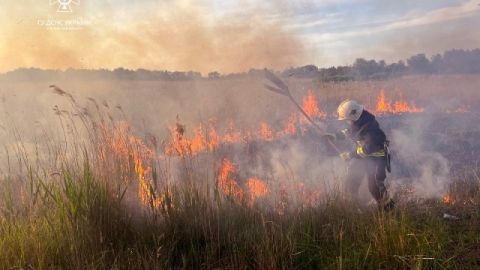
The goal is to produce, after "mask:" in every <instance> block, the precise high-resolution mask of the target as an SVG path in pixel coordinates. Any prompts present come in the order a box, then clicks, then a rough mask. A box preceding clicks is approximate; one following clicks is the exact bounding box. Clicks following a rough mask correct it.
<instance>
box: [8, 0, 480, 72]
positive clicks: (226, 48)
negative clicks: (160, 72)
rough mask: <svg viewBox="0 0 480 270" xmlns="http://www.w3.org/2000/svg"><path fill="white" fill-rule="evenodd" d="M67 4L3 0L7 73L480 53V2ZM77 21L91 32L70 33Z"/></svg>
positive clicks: (241, 66)
mask: <svg viewBox="0 0 480 270" xmlns="http://www.w3.org/2000/svg"><path fill="white" fill-rule="evenodd" d="M62 1H66V0H62ZM74 2H75V3H74ZM59 5H60V0H22V1H18V0H0V72H4V71H8V70H12V69H15V68H17V67H40V68H55V69H66V68H70V67H72V68H115V67H119V66H123V67H127V68H135V69H136V68H149V69H168V70H197V71H201V72H204V73H205V72H208V71H213V70H218V71H221V72H237V71H245V70H248V69H249V68H251V67H256V68H262V67H271V68H277V69H280V68H285V67H288V66H298V65H305V64H316V65H318V66H320V67H325V66H331V65H342V64H351V63H352V62H353V61H354V60H355V58H357V57H365V58H375V59H385V60H387V62H391V61H397V60H399V59H404V58H406V57H408V56H410V55H412V54H416V53H426V54H428V55H431V54H433V53H438V52H443V51H444V50H446V49H450V48H465V49H472V48H480V34H479V30H478V29H479V26H480V0H475V1H469V0H465V1H460V0H423V1H419V0H402V1H398V0H351V1H346V0H325V1H313V0H276V1H275V0H263V1H253V0H237V1H233V0H222V1H220V0H218V1H213V0H136V1H133V0H128V1H127V0H103V1H102V0H76V1H73V2H72V3H70V4H69V5H64V6H63V7H65V8H66V9H67V10H68V8H70V9H71V11H72V12H58V8H59ZM72 21H75V23H76V24H78V23H79V22H80V24H81V25H80V26H79V27H76V28H77V29H64V28H65V27H64V25H65V24H66V23H71V22H72ZM52 23H53V24H55V27H52V26H51V24H52ZM62 24H63V25H62ZM77 26H78V25H77Z"/></svg>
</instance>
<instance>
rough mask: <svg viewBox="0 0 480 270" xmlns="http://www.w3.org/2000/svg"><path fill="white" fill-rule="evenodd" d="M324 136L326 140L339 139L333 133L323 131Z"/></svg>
mask: <svg viewBox="0 0 480 270" xmlns="http://www.w3.org/2000/svg"><path fill="white" fill-rule="evenodd" d="M322 137H323V138H325V140H330V141H335V140H336V139H337V136H335V134H333V133H323V134H322Z"/></svg>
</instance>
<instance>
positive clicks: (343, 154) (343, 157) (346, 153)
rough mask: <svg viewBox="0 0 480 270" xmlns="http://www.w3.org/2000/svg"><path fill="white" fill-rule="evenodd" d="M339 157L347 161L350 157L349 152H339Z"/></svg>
mask: <svg viewBox="0 0 480 270" xmlns="http://www.w3.org/2000/svg"><path fill="white" fill-rule="evenodd" d="M340 157H341V158H342V159H343V161H349V160H350V159H351V158H352V157H351V155H350V153H349V152H343V153H341V154H340Z"/></svg>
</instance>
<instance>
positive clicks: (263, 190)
mask: <svg viewBox="0 0 480 270" xmlns="http://www.w3.org/2000/svg"><path fill="white" fill-rule="evenodd" d="M246 184H247V187H248V190H249V193H250V196H251V198H252V200H255V199H256V198H260V197H264V196H266V195H267V194H268V193H269V190H268V186H267V184H266V183H265V182H263V181H262V180H260V179H258V178H255V177H252V178H249V179H247V183H246Z"/></svg>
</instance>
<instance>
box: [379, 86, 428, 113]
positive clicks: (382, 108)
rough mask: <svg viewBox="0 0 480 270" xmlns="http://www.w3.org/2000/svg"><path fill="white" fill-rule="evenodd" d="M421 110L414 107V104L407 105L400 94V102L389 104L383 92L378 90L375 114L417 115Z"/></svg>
mask: <svg viewBox="0 0 480 270" xmlns="http://www.w3.org/2000/svg"><path fill="white" fill-rule="evenodd" d="M423 111H424V109H423V108H419V107H416V106H415V105H414V104H409V103H408V102H407V101H405V100H404V99H403V95H402V94H400V100H397V101H394V102H391V101H389V100H388V99H387V98H386V96H385V92H384V90H383V89H382V90H380V94H379V95H378V98H377V105H376V112H377V113H378V114H382V113H407V112H408V113H419V112H423Z"/></svg>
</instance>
